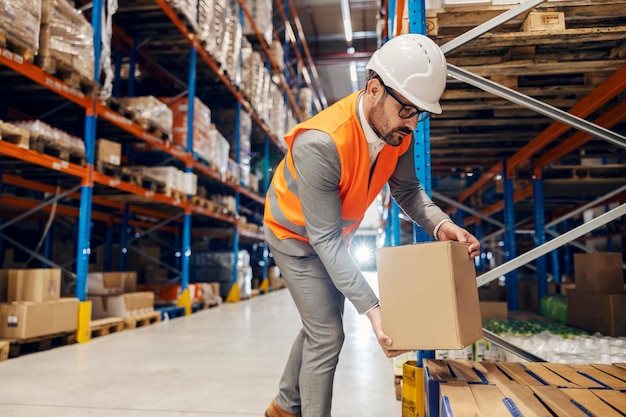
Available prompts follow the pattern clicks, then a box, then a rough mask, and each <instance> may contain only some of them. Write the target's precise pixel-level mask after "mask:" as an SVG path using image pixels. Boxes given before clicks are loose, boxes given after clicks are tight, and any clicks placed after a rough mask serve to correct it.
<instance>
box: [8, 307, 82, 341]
mask: <svg viewBox="0 0 626 417" xmlns="http://www.w3.org/2000/svg"><path fill="white" fill-rule="evenodd" d="M78 304H79V301H78V299H77V298H61V299H58V300H54V301H46V302H41V303H35V302H30V301H15V302H11V303H6V304H0V337H5V338H16V339H27V338H30V337H37V336H44V335H47V334H55V333H63V332H72V331H75V330H76V329H77V328H78Z"/></svg>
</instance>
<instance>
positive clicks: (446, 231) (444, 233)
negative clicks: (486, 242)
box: [437, 221, 480, 259]
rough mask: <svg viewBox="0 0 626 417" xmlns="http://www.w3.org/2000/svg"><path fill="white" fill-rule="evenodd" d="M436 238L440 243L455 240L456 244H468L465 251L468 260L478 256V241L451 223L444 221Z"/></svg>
mask: <svg viewBox="0 0 626 417" xmlns="http://www.w3.org/2000/svg"><path fill="white" fill-rule="evenodd" d="M437 238H438V239H439V240H441V241H446V240H456V241H457V242H462V243H469V246H468V249H467V251H468V253H469V256H470V258H472V259H473V258H475V257H477V256H478V255H480V242H479V241H478V239H476V237H475V236H474V235H473V234H471V233H470V232H468V231H467V230H465V229H463V228H462V227H459V226H457V225H456V224H454V223H453V222H449V221H446V222H445V223H443V224H442V225H441V226H440V227H439V230H438V231H437Z"/></svg>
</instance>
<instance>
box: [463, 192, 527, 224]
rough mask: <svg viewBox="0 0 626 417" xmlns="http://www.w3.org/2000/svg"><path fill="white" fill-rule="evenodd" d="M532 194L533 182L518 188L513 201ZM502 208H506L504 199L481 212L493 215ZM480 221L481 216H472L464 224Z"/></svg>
mask: <svg viewBox="0 0 626 417" xmlns="http://www.w3.org/2000/svg"><path fill="white" fill-rule="evenodd" d="M532 195H533V186H532V184H531V185H527V186H526V187H524V188H521V189H519V190H517V191H516V192H515V193H514V194H513V201H514V202H518V201H521V200H524V199H526V198H528V197H531V196H532ZM502 209H504V200H502V201H498V202H497V203H495V204H492V205H490V206H489V207H486V208H484V209H482V210H481V211H480V212H481V213H482V214H484V215H485V216H491V215H492V214H494V213H497V212H499V211H501V210H502ZM479 221H480V218H479V217H476V216H471V217H467V218H466V219H465V220H464V221H463V225H464V226H469V225H471V224H475V223H478V222H479Z"/></svg>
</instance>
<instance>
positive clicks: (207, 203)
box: [191, 195, 214, 211]
mask: <svg viewBox="0 0 626 417" xmlns="http://www.w3.org/2000/svg"><path fill="white" fill-rule="evenodd" d="M191 202H192V203H193V204H195V205H196V206H198V207H202V208H204V209H207V210H210V211H213V206H214V204H213V202H212V201H211V200H207V199H206V198H203V197H199V196H197V195H194V196H192V197H191Z"/></svg>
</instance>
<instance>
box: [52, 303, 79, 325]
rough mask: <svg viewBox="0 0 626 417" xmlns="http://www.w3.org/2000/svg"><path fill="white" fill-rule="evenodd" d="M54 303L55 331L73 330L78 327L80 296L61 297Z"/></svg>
mask: <svg viewBox="0 0 626 417" xmlns="http://www.w3.org/2000/svg"><path fill="white" fill-rule="evenodd" d="M54 303H55V304H54V306H53V308H54V327H53V329H52V330H53V333H62V332H73V331H75V330H76V329H78V305H79V304H80V301H79V300H78V298H61V299H60V300H58V301H55V302H54Z"/></svg>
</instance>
